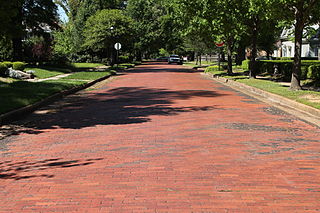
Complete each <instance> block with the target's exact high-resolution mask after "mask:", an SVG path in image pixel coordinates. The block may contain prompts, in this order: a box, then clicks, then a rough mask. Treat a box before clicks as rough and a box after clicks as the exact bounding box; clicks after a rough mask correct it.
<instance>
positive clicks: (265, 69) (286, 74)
mask: <svg viewBox="0 0 320 213" xmlns="http://www.w3.org/2000/svg"><path fill="white" fill-rule="evenodd" d="M249 62H250V61H249V60H244V61H243V62H242V69H243V70H244V71H246V70H249ZM256 63H257V74H262V73H267V74H269V75H273V74H274V70H275V67H277V68H278V73H279V74H280V75H281V76H282V78H283V80H287V81H290V79H291V75H292V69H293V61H292V60H261V61H256ZM319 66H320V61H316V60H303V61H301V79H307V78H309V76H311V75H312V76H316V74H308V73H309V72H313V73H316V72H319V71H317V70H318V67H319ZM310 67H312V68H310ZM310 70H312V71H310ZM314 78H317V77H314ZM314 80H316V79H314Z"/></svg>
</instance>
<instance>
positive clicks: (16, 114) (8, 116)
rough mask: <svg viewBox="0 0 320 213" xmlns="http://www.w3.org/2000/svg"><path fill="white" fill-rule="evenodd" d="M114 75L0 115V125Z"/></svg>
mask: <svg viewBox="0 0 320 213" xmlns="http://www.w3.org/2000/svg"><path fill="white" fill-rule="evenodd" d="M113 75H115V74H113V73H111V74H110V75H106V76H104V77H101V78H99V79H96V80H94V81H91V82H88V83H86V84H84V85H81V86H76V87H73V88H70V89H68V90H63V91H61V92H58V93H56V94H53V95H51V96H49V97H47V98H45V99H43V100H41V101H39V102H36V103H34V104H31V105H28V106H25V107H22V108H19V109H16V110H13V111H10V112H7V113H5V114H2V115H0V125H3V124H6V123H8V122H11V121H14V120H18V119H20V118H21V117H22V116H24V115H26V114H28V113H31V112H33V111H35V110H37V109H38V108H40V107H41V106H44V105H47V104H49V103H52V102H54V101H56V100H58V99H60V98H62V97H64V96H67V95H70V94H73V93H76V92H78V91H80V90H83V89H86V88H88V87H91V86H92V85H94V84H96V83H98V82H100V81H103V80H106V79H108V78H109V77H111V76H113Z"/></svg>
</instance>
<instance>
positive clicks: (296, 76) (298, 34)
mask: <svg viewBox="0 0 320 213" xmlns="http://www.w3.org/2000/svg"><path fill="white" fill-rule="evenodd" d="M303 15H304V14H303V2H302V5H301V6H300V7H299V8H297V10H296V14H295V16H296V24H295V43H294V51H295V52H294V62H293V70H292V78H291V86H290V89H291V90H301V89H302V87H301V85H300V76H301V50H302V34H303V28H304V17H303Z"/></svg>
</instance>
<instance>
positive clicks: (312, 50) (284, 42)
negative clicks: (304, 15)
mask: <svg viewBox="0 0 320 213" xmlns="http://www.w3.org/2000/svg"><path fill="white" fill-rule="evenodd" d="M312 27H313V28H314V29H318V32H317V34H316V35H315V36H313V37H312V38H311V39H309V40H307V39H303V40H302V53H301V57H319V56H320V55H319V52H320V51H319V49H320V41H319V36H320V28H319V25H315V26H312ZM293 33H294V29H293V28H291V29H284V30H283V32H282V34H281V37H280V41H278V43H277V46H278V49H277V50H275V51H274V55H273V56H275V57H294V39H293V36H292V35H293Z"/></svg>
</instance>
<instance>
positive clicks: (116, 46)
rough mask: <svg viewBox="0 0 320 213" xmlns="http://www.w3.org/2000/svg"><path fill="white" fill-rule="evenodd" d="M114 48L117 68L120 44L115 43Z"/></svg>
mask: <svg viewBox="0 0 320 213" xmlns="http://www.w3.org/2000/svg"><path fill="white" fill-rule="evenodd" d="M114 48H115V49H116V50H117V58H116V64H117V66H118V63H119V50H121V44H120V43H115V45H114Z"/></svg>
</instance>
